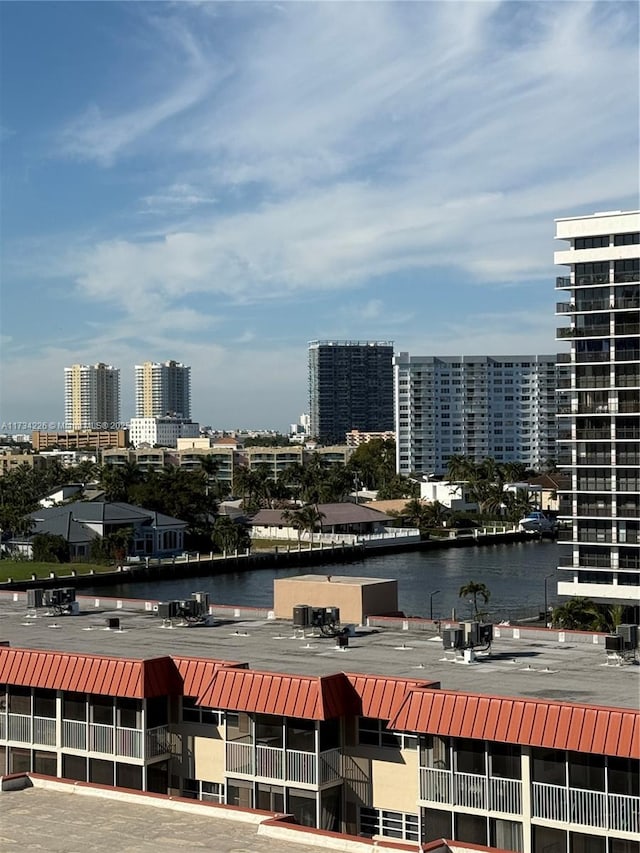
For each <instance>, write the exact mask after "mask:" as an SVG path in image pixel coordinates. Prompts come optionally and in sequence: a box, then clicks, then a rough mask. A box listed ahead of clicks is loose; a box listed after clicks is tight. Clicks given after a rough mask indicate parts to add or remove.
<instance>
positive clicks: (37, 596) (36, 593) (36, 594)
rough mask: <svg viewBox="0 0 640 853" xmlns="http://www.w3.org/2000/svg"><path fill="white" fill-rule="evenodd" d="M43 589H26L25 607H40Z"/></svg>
mask: <svg viewBox="0 0 640 853" xmlns="http://www.w3.org/2000/svg"><path fill="white" fill-rule="evenodd" d="M43 593H44V590H43V589H40V588H38V589H28V590H27V607H35V608H37V607H42V599H43Z"/></svg>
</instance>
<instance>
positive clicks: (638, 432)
mask: <svg viewBox="0 0 640 853" xmlns="http://www.w3.org/2000/svg"><path fill="white" fill-rule="evenodd" d="M616 438H640V429H638V427H620V426H616Z"/></svg>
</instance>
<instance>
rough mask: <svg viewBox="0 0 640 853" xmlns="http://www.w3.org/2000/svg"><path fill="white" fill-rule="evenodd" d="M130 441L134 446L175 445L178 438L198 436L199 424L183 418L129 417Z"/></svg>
mask: <svg viewBox="0 0 640 853" xmlns="http://www.w3.org/2000/svg"><path fill="white" fill-rule="evenodd" d="M129 427H130V430H131V443H132V444H133V446H134V447H136V448H138V447H141V446H143V445H144V446H147V447H156V446H158V447H177V446H178V439H179V438H198V437H199V435H200V424H198V423H194V422H193V421H188V420H184V419H183V418H175V417H162V418H131V422H130V424H129Z"/></svg>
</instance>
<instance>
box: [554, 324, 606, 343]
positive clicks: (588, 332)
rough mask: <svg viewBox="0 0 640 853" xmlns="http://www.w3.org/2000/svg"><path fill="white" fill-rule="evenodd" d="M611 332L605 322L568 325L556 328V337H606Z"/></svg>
mask: <svg viewBox="0 0 640 853" xmlns="http://www.w3.org/2000/svg"><path fill="white" fill-rule="evenodd" d="M610 334H611V326H610V325H609V324H608V323H607V324H606V325H602V326H595V325H594V326H580V327H575V326H569V327H568V328H567V327H562V328H560V329H557V330H556V337H557V338H561V339H562V338H608V337H609V335H610Z"/></svg>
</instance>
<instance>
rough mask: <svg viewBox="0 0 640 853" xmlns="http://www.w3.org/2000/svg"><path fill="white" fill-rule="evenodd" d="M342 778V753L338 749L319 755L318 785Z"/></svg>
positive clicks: (328, 750)
mask: <svg viewBox="0 0 640 853" xmlns="http://www.w3.org/2000/svg"><path fill="white" fill-rule="evenodd" d="M341 778H342V752H341V750H339V749H327V750H325V751H324V752H321V753H320V779H319V784H320V785H325V784H326V783H329V782H337V781H338V780H339V779H341Z"/></svg>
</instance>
